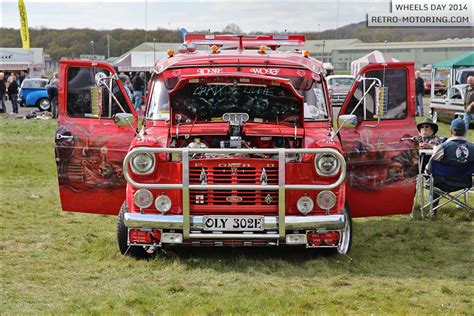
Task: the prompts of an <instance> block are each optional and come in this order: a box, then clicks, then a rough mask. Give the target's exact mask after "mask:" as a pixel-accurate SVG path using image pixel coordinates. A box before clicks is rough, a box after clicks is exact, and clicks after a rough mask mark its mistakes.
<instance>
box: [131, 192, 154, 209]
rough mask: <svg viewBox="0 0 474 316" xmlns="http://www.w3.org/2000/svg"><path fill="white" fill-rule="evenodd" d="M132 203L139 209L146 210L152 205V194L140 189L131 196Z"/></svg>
mask: <svg viewBox="0 0 474 316" xmlns="http://www.w3.org/2000/svg"><path fill="white" fill-rule="evenodd" d="M133 201H135V205H136V206H138V207H139V208H147V207H150V205H151V204H153V194H151V192H150V191H148V190H147V189H140V190H138V191H137V192H135V194H134V195H133Z"/></svg>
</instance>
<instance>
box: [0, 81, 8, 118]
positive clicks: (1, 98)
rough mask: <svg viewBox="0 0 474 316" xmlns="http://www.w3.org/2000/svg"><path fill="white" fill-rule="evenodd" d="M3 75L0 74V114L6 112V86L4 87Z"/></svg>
mask: <svg viewBox="0 0 474 316" xmlns="http://www.w3.org/2000/svg"><path fill="white" fill-rule="evenodd" d="M4 79H5V74H4V73H3V72H0V113H5V112H7V107H6V106H5V94H6V93H7V86H6V85H5V80H4Z"/></svg>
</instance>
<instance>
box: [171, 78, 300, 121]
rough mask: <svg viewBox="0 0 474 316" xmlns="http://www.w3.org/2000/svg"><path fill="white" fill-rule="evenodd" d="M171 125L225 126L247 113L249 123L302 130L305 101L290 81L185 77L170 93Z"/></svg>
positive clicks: (279, 79)
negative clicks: (230, 119)
mask: <svg viewBox="0 0 474 316" xmlns="http://www.w3.org/2000/svg"><path fill="white" fill-rule="evenodd" d="M169 95H170V108H171V115H172V116H171V117H172V122H176V119H177V117H179V120H180V122H188V123H191V122H194V123H204V122H224V118H223V116H224V114H226V113H246V114H248V122H249V123H271V124H275V123H276V124H282V125H289V126H299V127H301V126H303V102H304V101H303V97H302V96H301V95H299V94H298V92H297V91H296V90H295V89H294V87H293V86H292V85H291V83H290V81H289V80H288V79H284V78H277V77H269V76H262V75H254V74H242V73H226V74H210V75H194V76H183V77H181V80H180V81H179V82H178V84H177V85H176V87H175V88H174V89H173V90H172V91H170V92H169Z"/></svg>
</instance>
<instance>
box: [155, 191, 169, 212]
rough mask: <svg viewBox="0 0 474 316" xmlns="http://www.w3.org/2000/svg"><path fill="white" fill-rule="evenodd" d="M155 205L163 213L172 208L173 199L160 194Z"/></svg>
mask: <svg viewBox="0 0 474 316" xmlns="http://www.w3.org/2000/svg"><path fill="white" fill-rule="evenodd" d="M155 207H156V209H157V210H158V211H160V212H161V213H166V212H168V211H169V210H170V209H171V199H170V198H169V197H168V196H167V195H164V194H163V195H160V196H159V197H157V198H156V200H155Z"/></svg>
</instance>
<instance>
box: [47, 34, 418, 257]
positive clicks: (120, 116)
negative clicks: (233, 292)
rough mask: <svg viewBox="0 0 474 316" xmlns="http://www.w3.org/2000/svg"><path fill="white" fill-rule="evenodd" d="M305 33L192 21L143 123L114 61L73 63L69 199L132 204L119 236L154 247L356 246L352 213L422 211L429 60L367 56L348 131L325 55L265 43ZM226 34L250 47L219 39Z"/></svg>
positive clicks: (60, 134) (113, 208) (108, 208)
mask: <svg viewBox="0 0 474 316" xmlns="http://www.w3.org/2000/svg"><path fill="white" fill-rule="evenodd" d="M304 42H305V38H304V36H301V35H286V34H285V35H284V36H282V35H275V36H273V35H255V36H254V35H253V36H252V37H251V38H249V37H247V36H233V35H208V34H187V35H186V43H185V44H183V46H182V47H181V48H180V54H179V55H176V56H175V55H174V53H173V52H171V51H170V52H169V58H166V59H163V60H161V61H158V62H157V63H156V65H155V69H154V71H153V72H152V77H151V79H150V85H149V87H150V89H149V96H148V98H147V100H146V101H147V104H146V111H145V118H144V120H145V121H144V123H143V124H141V125H140V126H142V127H141V130H140V131H139V132H137V128H138V126H139V125H138V123H139V122H138V116H137V113H136V111H135V110H134V108H133V105H132V103H131V100H130V99H129V98H128V97H127V96H126V92H125V89H124V88H123V85H122V82H121V81H120V80H119V79H118V77H117V75H116V72H115V70H114V68H113V67H112V66H111V65H109V64H107V63H105V62H99V61H86V60H61V61H60V78H62V79H63V80H64V82H67V84H61V85H60V86H59V90H60V91H59V98H60V101H59V115H58V125H57V126H58V127H57V130H56V134H55V137H54V139H55V144H56V151H55V152H56V160H55V161H56V163H57V168H58V169H57V170H58V180H59V192H60V198H61V204H62V209H63V210H64V211H71V212H85V213H100V214H108V215H115V216H117V215H118V216H117V219H118V223H117V237H118V238H117V241H118V248H119V249H120V252H121V253H122V254H124V255H129V256H134V257H139V258H143V257H145V258H146V257H148V256H151V255H152V254H153V253H155V252H156V251H157V250H158V249H160V248H162V247H165V248H166V247H173V246H174V247H176V246H188V247H189V246H204V247H219V246H224V247H239V246H253V247H258V246H275V247H276V246H292V247H295V248H299V249H300V251H309V250H305V249H311V250H318V249H319V250H321V249H323V248H330V249H332V250H333V251H337V252H339V253H342V254H346V253H348V252H349V250H350V245H351V240H352V236H353V230H352V218H356V217H367V216H387V215H395V214H409V213H411V211H412V207H413V201H414V196H415V189H416V174H417V172H418V167H417V166H418V151H417V148H416V147H415V144H414V143H413V142H412V141H410V140H411V139H412V137H413V136H415V135H418V132H417V130H416V126H415V124H414V122H415V117H414V116H415V91H414V85H413V84H411V83H413V82H414V72H415V70H414V63H408V62H383V63H374V64H370V65H367V66H365V67H363V68H362V69H361V70H360V71H359V73H358V75H357V78H358V79H357V82H355V83H354V84H355V85H356V86H355V88H354V91H353V92H352V93H351V94H350V95H348V96H347V101H346V102H345V103H344V105H343V106H342V108H341V110H340V113H341V114H340V115H339V116H338V120H337V124H338V126H339V127H338V128H337V129H334V128H333V124H332V122H333V118H332V110H331V104H330V103H329V102H327V101H328V100H327V96H328V91H327V84H326V82H325V81H326V77H325V76H324V75H323V72H324V71H323V69H322V64H321V62H319V61H317V60H316V59H314V58H312V57H310V53H309V51H304V52H297V51H294V50H290V49H288V50H287V51H281V52H280V51H279V52H274V51H273V50H266V49H265V47H267V46H272V45H273V46H276V47H280V46H285V45H298V44H299V45H302V44H303V43H304ZM196 43H201V44H207V45H205V46H208V47H209V46H212V48H211V51H209V50H207V51H195V50H196ZM226 45H229V46H230V45H233V46H235V45H238V47H239V49H233V50H225V51H221V52H219V47H222V46H226ZM255 47H260V49H258V50H256V49H254V48H255ZM377 87H379V88H383V91H384V93H377V91H380V90H377V89H376V88H377ZM382 97H383V99H382ZM75 238H77V236H75ZM376 239H377V236H372V237H371V238H366V240H364V241H360V243H364V242H367V243H369V244H370V243H374V242H376Z"/></svg>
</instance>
